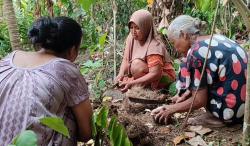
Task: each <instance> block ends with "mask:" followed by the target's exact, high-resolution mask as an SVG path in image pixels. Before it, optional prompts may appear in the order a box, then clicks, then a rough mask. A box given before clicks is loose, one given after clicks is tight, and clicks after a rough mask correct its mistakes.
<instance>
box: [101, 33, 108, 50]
mask: <svg viewBox="0 0 250 146" xmlns="http://www.w3.org/2000/svg"><path fill="white" fill-rule="evenodd" d="M107 35H108V33H107V32H106V33H104V34H103V35H102V36H101V37H100V38H99V44H100V47H101V48H103V47H104V44H105V42H106V40H107Z"/></svg>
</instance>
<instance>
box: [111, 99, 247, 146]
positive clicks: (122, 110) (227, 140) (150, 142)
mask: <svg viewBox="0 0 250 146" xmlns="http://www.w3.org/2000/svg"><path fill="white" fill-rule="evenodd" d="M121 96H122V97H124V96H123V95H121ZM118 98H119V97H118ZM115 100H116V101H115V102H111V103H110V108H111V111H112V114H115V115H117V116H118V119H119V121H120V122H121V123H122V124H123V125H124V127H125V128H126V131H127V134H128V136H129V138H130V140H131V141H132V143H133V144H134V145H135V146H166V145H167V146H168V145H169V146H174V142H173V139H174V138H175V137H177V136H179V135H181V134H182V133H183V132H186V131H188V128H189V127H186V128H185V129H180V127H181V124H182V123H183V121H184V117H185V114H178V115H177V116H174V117H173V120H172V121H173V122H172V124H170V125H160V124H156V123H155V122H154V120H153V118H152V116H151V115H150V111H151V110H152V109H153V108H155V107H157V106H160V105H143V104H139V103H132V102H131V101H129V100H128V99H126V98H125V99H124V100H117V98H116V99H115ZM203 112H204V110H202V109H200V110H196V111H194V112H193V113H192V115H191V117H194V116H195V115H199V114H201V113H203ZM211 129H212V132H211V133H209V134H207V135H203V136H202V139H203V140H204V141H205V142H206V143H207V144H208V145H213V146H217V145H218V146H238V145H240V143H239V142H240V140H241V133H242V126H241V125H235V126H232V127H223V128H211ZM179 145H180V146H185V145H189V144H188V143H187V142H186V141H185V140H184V141H183V142H181V143H180V144H178V146H179Z"/></svg>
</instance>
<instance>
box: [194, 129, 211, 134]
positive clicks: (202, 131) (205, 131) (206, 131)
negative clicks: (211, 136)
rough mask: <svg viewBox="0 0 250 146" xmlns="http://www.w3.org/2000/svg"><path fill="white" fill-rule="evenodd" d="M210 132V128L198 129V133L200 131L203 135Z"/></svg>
mask: <svg viewBox="0 0 250 146" xmlns="http://www.w3.org/2000/svg"><path fill="white" fill-rule="evenodd" d="M210 132H212V130H211V129H210V128H202V129H201V130H198V131H196V133H198V134H199V135H201V136H203V135H205V134H208V133H210Z"/></svg>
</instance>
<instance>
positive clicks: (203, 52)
mask: <svg viewBox="0 0 250 146" xmlns="http://www.w3.org/2000/svg"><path fill="white" fill-rule="evenodd" d="M198 52H199V54H200V55H201V56H202V57H203V58H206V56H207V53H208V58H210V57H211V51H210V50H208V47H201V48H200V49H199V50H198Z"/></svg>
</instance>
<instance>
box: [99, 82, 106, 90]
mask: <svg viewBox="0 0 250 146" xmlns="http://www.w3.org/2000/svg"><path fill="white" fill-rule="evenodd" d="M98 86H99V88H100V89H104V88H105V86H106V82H105V81H104V80H100V81H99V83H98Z"/></svg>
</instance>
